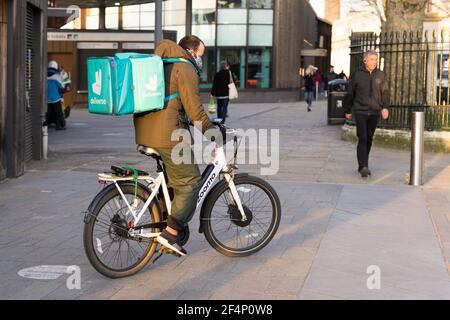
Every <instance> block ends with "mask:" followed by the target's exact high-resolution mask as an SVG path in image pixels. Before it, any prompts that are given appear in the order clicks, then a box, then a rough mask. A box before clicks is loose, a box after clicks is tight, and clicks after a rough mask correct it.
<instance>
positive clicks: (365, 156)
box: [356, 113, 378, 169]
mask: <svg viewBox="0 0 450 320" xmlns="http://www.w3.org/2000/svg"><path fill="white" fill-rule="evenodd" d="M377 123H378V115H374V114H369V113H356V134H357V136H358V147H357V155H358V165H359V169H362V168H363V167H369V153H370V149H371V148H372V141H373V135H374V134H375V130H376V128H377Z"/></svg>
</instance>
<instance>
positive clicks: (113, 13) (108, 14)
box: [105, 7, 119, 29]
mask: <svg viewBox="0 0 450 320" xmlns="http://www.w3.org/2000/svg"><path fill="white" fill-rule="evenodd" d="M105 27H106V29H119V8H117V7H109V8H106V9H105Z"/></svg>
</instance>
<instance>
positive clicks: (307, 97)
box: [305, 91, 314, 107]
mask: <svg viewBox="0 0 450 320" xmlns="http://www.w3.org/2000/svg"><path fill="white" fill-rule="evenodd" d="M313 99H314V92H313V91H305V101H306V103H307V104H308V107H310V106H311V104H312V101H313Z"/></svg>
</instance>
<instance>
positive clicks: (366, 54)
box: [363, 50, 378, 60]
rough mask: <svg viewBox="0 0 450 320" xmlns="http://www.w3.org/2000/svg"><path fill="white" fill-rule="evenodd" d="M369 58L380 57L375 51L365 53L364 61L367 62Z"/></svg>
mask: <svg viewBox="0 0 450 320" xmlns="http://www.w3.org/2000/svg"><path fill="white" fill-rule="evenodd" d="M369 56H377V57H378V52H376V51H375V50H367V51H366V52H364V56H363V60H366V59H367V58H368V57H369Z"/></svg>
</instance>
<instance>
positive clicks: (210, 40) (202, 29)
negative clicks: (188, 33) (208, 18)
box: [192, 25, 216, 47]
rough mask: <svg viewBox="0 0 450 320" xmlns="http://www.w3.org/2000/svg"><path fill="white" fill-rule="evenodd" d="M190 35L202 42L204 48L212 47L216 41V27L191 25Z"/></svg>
mask: <svg viewBox="0 0 450 320" xmlns="http://www.w3.org/2000/svg"><path fill="white" fill-rule="evenodd" d="M192 34H195V35H196V36H197V37H199V38H200V39H202V40H203V42H204V43H205V46H207V47H214V45H215V41H214V40H215V39H216V26H215V25H193V26H192Z"/></svg>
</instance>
